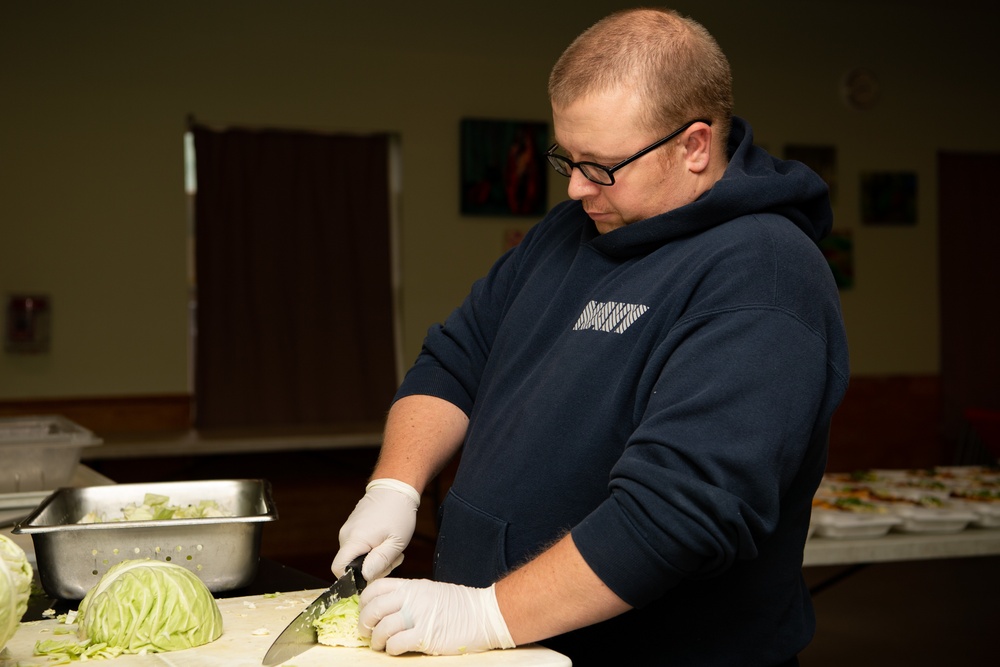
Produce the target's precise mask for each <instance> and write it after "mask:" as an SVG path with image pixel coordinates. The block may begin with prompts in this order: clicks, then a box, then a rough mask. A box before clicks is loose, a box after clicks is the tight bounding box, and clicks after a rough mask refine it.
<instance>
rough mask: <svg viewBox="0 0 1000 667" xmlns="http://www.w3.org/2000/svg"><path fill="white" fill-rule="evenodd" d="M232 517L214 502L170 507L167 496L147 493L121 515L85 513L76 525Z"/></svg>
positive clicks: (124, 509)
mask: <svg viewBox="0 0 1000 667" xmlns="http://www.w3.org/2000/svg"><path fill="white" fill-rule="evenodd" d="M219 516H233V514H232V513H231V512H228V511H226V510H224V509H223V508H222V507H220V506H219V503H217V502H216V501H214V500H201V501H199V502H198V503H197V504H194V505H171V504H170V498H169V497H168V496H164V495H160V494H157V493H147V494H146V495H145V497H144V498H143V501H142V503H141V504H137V503H129V504H128V505H126V506H125V507H123V508H122V515H121V516H119V517H111V518H108V517H107V516H106V515H105V514H104V513H100V514H98V512H97V511H96V510H92V511H90V512H87V513H86V514H85V515H84V516H83V518H81V519H80V520H79V521H77V523H105V522H110V521H162V520H166V519H202V518H205V517H219Z"/></svg>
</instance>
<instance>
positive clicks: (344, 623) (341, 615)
mask: <svg viewBox="0 0 1000 667" xmlns="http://www.w3.org/2000/svg"><path fill="white" fill-rule="evenodd" d="M359 599H360V598H359V596H357V595H352V596H351V597H349V598H343V599H340V600H337V601H336V602H334V603H332V604H331V605H330V606H329V607H327V608H326V611H324V612H323V613H322V614H320V616H319V618H317V619H316V620H315V621H313V627H315V628H316V638H317V640H318V641H319V643H320V644H325V645H327V646H348V647H352V648H356V647H359V646H368V645H369V640H368V638H367V637H360V636H358V601H359Z"/></svg>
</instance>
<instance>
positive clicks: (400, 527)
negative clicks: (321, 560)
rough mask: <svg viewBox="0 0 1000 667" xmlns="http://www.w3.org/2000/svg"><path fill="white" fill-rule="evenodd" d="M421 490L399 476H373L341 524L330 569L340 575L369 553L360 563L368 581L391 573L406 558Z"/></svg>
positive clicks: (363, 574)
mask: <svg viewBox="0 0 1000 667" xmlns="http://www.w3.org/2000/svg"><path fill="white" fill-rule="evenodd" d="M419 506H420V494H419V493H417V490H416V489H414V488H413V487H412V486H410V485H409V484H407V483H405V482H401V481H399V480H398V479H388V478H387V479H373V480H372V481H371V482H369V483H368V486H366V487H365V495H364V497H363V498H361V500H360V501H358V504H357V506H356V507H355V508H354V511H353V512H351V515H350V516H349V517H347V521H345V522H344V525H343V526H342V527H341V528H340V551H338V552H337V555H336V556H334V558H333V564H332V565H331V566H330V569H331V570H332V571H333V573H334V575H336V576H337V577H341V576H343V574H344V571H345V570H346V569H347V566H348V565H350V564H351V561H352V560H354V559H355V558H357V557H358V556H361V555H362V554H368V555H367V556H366V557H365V561H364V564H363V565H362V566H361V574H362V576H363V577H364V578H365V581H374V580H375V579H378V578H380V577H384V576H385V575H387V574H389V572H391V571H392V570H393V569H394V568H396V567H398V566H399V564H400V563H402V562H403V549H405V548H406V545H408V544H409V543H410V538H412V537H413V531H414V529H415V528H416V526H417V508H418V507H419Z"/></svg>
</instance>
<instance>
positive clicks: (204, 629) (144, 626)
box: [77, 560, 222, 653]
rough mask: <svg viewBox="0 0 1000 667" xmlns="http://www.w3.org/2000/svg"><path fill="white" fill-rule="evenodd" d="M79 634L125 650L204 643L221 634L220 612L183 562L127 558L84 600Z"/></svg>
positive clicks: (167, 648)
mask: <svg viewBox="0 0 1000 667" xmlns="http://www.w3.org/2000/svg"><path fill="white" fill-rule="evenodd" d="M77 624H78V634H79V636H80V638H81V639H89V640H90V641H91V642H92V643H94V644H97V643H107V645H108V646H109V647H116V648H120V649H121V650H122V652H123V653H140V652H141V653H157V652H162V651H177V650H180V649H185V648H191V647H193V646H201V645H202V644H207V643H209V642H212V641H215V640H216V639H218V638H219V637H220V636H221V635H222V613H221V612H220V611H219V605H218V604H216V602H215V598H214V597H212V593H211V591H209V590H208V587H207V586H206V585H205V583H204V582H203V581H202V580H201V579H199V578H198V577H197V576H196V575H195V574H194V573H193V572H191V571H190V570H187V569H185V568H183V567H181V566H180V565H176V564H174V563H167V562H164V561H158V560H126V561H122V562H121V563H118V564H117V565H115V566H114V567H112V568H110V569H109V570H108V571H107V572H106V573H105V575H104V576H103V577H102V578H101V580H100V581H99V582H98V583H97V585H96V586H94V588H92V589H90V591H88V592H87V595H86V596H84V598H83V600H82V601H81V602H80V607H79V614H78V615H77Z"/></svg>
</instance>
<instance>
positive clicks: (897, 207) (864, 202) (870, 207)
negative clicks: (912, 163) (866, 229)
mask: <svg viewBox="0 0 1000 667" xmlns="http://www.w3.org/2000/svg"><path fill="white" fill-rule="evenodd" d="M861 222H863V223H865V224H868V225H915V224H917V175H916V174H915V173H914V172H868V173H863V174H861Z"/></svg>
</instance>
